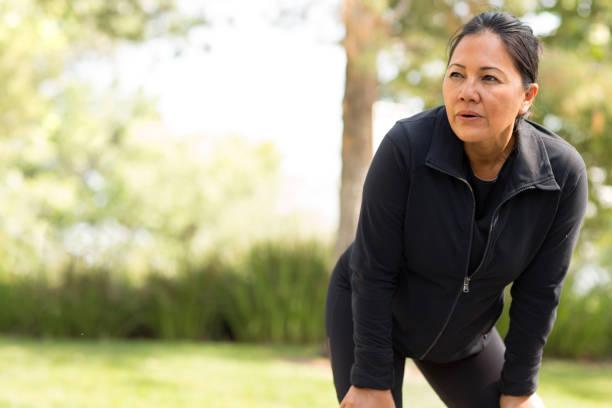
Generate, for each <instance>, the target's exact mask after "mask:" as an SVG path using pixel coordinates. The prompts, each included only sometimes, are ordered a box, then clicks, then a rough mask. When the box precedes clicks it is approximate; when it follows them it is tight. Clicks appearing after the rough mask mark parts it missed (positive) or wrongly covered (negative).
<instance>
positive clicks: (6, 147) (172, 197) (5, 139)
mask: <svg viewBox="0 0 612 408" xmlns="http://www.w3.org/2000/svg"><path fill="white" fill-rule="evenodd" d="M201 23H202V20H201V19H198V18H191V17H186V16H184V15H181V14H180V13H179V11H178V10H177V9H176V7H175V6H174V2H173V1H169V0H116V1H114V0H113V1H89V0H81V1H68V0H8V1H3V2H1V3H0V51H1V52H0V74H1V75H2V77H3V81H2V84H0V88H1V89H0V180H2V183H0V275H1V274H2V273H3V272H4V275H5V277H6V276H11V274H17V273H32V272H37V271H40V272H45V273H46V274H49V275H52V274H53V272H54V271H58V270H61V269H63V268H64V267H65V266H66V264H67V263H69V262H73V261H74V260H75V259H77V260H82V261H83V262H85V263H87V264H88V265H90V266H96V265H100V264H104V265H106V266H110V267H112V268H113V269H115V270H117V272H122V271H124V270H126V269H132V270H138V271H145V270H146V271H148V270H150V269H154V270H159V271H163V272H172V271H174V270H176V269H177V268H176V267H177V263H179V262H184V261H185V260H186V259H187V257H188V256H193V255H194V254H197V256H202V255H203V253H204V251H205V250H206V249H209V250H210V249H211V248H212V246H213V245H223V244H225V246H222V248H220V251H219V252H221V253H223V252H227V251H228V250H229V249H231V248H232V247H231V245H230V244H229V240H230V239H229V236H230V235H231V236H232V237H234V236H236V237H238V238H236V239H235V240H233V241H232V242H231V243H232V245H239V244H241V243H242V244H244V240H245V239H246V238H248V236H249V234H250V231H251V230H252V229H253V228H249V225H248V221H247V222H245V223H244V224H242V225H236V224H240V221H244V220H253V219H257V217H253V214H252V213H250V211H252V212H253V213H256V212H257V211H262V209H263V208H270V202H271V201H272V200H273V198H274V194H276V190H275V188H276V187H277V186H278V182H277V177H278V170H279V165H280V157H279V154H278V152H277V151H276V149H275V148H274V146H273V145H271V144H260V145H254V144H247V143H243V142H242V141H241V140H240V139H238V138H237V137H232V138H227V137H224V138H222V139H221V138H219V139H213V138H212V137H210V138H206V139H205V138H200V139H198V140H176V139H172V138H171V137H170V135H168V134H163V135H161V136H157V137H156V134H159V129H158V128H159V125H157V127H153V128H151V127H150V126H149V127H147V126H146V124H147V123H151V122H155V121H156V120H157V114H156V112H155V107H154V102H155V101H152V100H148V99H147V98H145V97H144V96H143V95H141V94H139V93H137V94H129V95H125V91H122V90H121V89H120V88H119V86H117V84H113V82H112V80H110V81H104V80H103V78H100V79H98V78H90V76H91V75H96V74H97V72H98V71H96V70H93V69H91V67H89V68H88V67H87V66H86V65H84V64H83V63H82V62H83V61H91V60H94V61H98V62H103V61H104V58H103V57H104V56H111V55H112V53H113V50H114V49H115V47H116V46H117V45H119V44H122V43H125V42H133V41H138V42H141V41H146V40H149V39H153V38H155V37H159V36H164V37H173V36H176V37H175V38H176V39H179V38H180V36H181V35H182V34H184V33H186V32H187V31H188V30H189V29H190V28H191V27H193V26H195V25H197V24H201ZM96 82H98V83H97V84H96V86H92V85H93V84H94V83H96ZM104 82H108V83H109V85H108V86H104V85H101V83H102V84H103V83H104ZM247 199H248V204H246V203H245V200H247ZM271 211H273V209H270V210H269V211H268V212H271ZM258 219H260V220H265V217H264V216H260V217H259V218H258ZM245 224H246V225H245ZM240 228H242V229H240ZM251 235H252V234H251Z"/></svg>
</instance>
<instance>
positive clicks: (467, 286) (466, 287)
mask: <svg viewBox="0 0 612 408" xmlns="http://www.w3.org/2000/svg"><path fill="white" fill-rule="evenodd" d="M469 291H470V278H469V277H467V276H466V277H465V278H463V293H468V292H469Z"/></svg>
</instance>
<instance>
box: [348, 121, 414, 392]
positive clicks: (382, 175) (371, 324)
mask: <svg viewBox="0 0 612 408" xmlns="http://www.w3.org/2000/svg"><path fill="white" fill-rule="evenodd" d="M394 132H398V133H394ZM402 132H403V130H402V128H401V125H400V124H396V125H395V126H394V127H393V128H392V129H391V130H390V131H389V134H387V135H386V136H385V138H384V139H383V140H382V142H381V144H380V146H379V148H378V150H377V151H376V154H375V155H374V158H373V159H372V163H371V165H370V168H369V170H368V173H367V176H366V179H365V182H364V187H363V195H362V202H361V211H360V214H359V223H358V225H357V235H356V237H355V243H354V245H353V251H352V254H351V258H350V261H349V265H350V267H351V270H352V274H351V286H352V310H353V322H354V327H353V334H354V336H353V338H354V341H355V362H354V364H353V367H352V370H351V383H352V384H353V385H354V386H356V387H360V388H370V389H377V390H388V389H390V388H391V386H392V383H393V349H392V346H391V327H392V317H391V313H392V310H391V307H392V298H393V294H394V292H395V288H396V283H397V276H398V271H399V269H400V267H401V264H402V260H403V242H404V236H403V223H404V211H405V204H406V196H407V194H408V188H409V174H408V173H409V172H408V169H407V165H406V163H407V161H406V159H405V157H406V156H405V152H404V154H402V152H401V151H400V148H399V147H398V146H397V145H396V142H395V141H394V140H393V138H392V137H393V136H394V135H395V137H398V136H399V137H405V135H403V133H402Z"/></svg>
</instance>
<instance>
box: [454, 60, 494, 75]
mask: <svg viewBox="0 0 612 408" xmlns="http://www.w3.org/2000/svg"><path fill="white" fill-rule="evenodd" d="M453 65H456V66H458V67H459V68H463V69H465V65H461V64H458V63H456V62H453V63H452V64H450V65H449V67H451V66H453ZM489 69H494V70H496V71H499V72H501V73H504V71H503V70H501V69H499V68H497V67H494V66H484V67H480V70H481V71H486V70H489Z"/></svg>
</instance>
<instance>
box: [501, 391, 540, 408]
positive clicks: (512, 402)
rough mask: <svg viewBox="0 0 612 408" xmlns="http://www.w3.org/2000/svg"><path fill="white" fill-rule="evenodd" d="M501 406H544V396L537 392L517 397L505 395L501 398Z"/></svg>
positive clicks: (523, 407)
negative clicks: (541, 396)
mask: <svg viewBox="0 0 612 408" xmlns="http://www.w3.org/2000/svg"><path fill="white" fill-rule="evenodd" d="M499 407H500V408H544V403H543V402H542V398H540V396H539V395H537V394H532V395H526V396H520V397H516V396H514V395H504V394H502V396H501V397H500V398H499Z"/></svg>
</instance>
